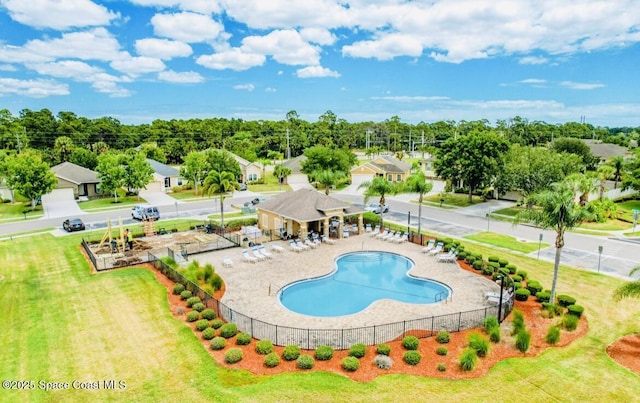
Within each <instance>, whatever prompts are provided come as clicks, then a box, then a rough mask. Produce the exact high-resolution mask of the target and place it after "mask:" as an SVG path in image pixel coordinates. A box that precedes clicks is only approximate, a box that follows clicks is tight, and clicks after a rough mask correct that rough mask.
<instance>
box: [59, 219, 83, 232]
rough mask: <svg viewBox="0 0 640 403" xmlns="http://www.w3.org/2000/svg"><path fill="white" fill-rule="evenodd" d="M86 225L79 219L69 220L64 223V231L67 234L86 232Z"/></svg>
mask: <svg viewBox="0 0 640 403" xmlns="http://www.w3.org/2000/svg"><path fill="white" fill-rule="evenodd" d="M84 228H85V227H84V223H83V222H82V220H81V219H79V218H68V219H66V220H64V222H63V223H62V229H64V230H65V231H67V232H73V231H84Z"/></svg>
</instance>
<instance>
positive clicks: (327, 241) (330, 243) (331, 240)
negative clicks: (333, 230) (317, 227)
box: [320, 235, 336, 245]
mask: <svg viewBox="0 0 640 403" xmlns="http://www.w3.org/2000/svg"><path fill="white" fill-rule="evenodd" d="M320 239H322V242H324V243H328V244H329V245H335V244H336V241H334V240H333V239H331V238H329V237H326V236H324V235H322V237H321V238H320Z"/></svg>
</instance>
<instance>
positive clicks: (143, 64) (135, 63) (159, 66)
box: [110, 52, 165, 76]
mask: <svg viewBox="0 0 640 403" xmlns="http://www.w3.org/2000/svg"><path fill="white" fill-rule="evenodd" d="M121 55H122V56H121V57H120V58H118V59H117V60H114V61H112V62H111V64H110V66H111V67H112V68H113V69H115V70H118V71H120V72H123V73H126V74H129V75H133V76H135V75H138V74H145V73H156V72H159V71H162V70H164V69H165V64H164V63H163V62H162V60H160V59H156V58H153V57H145V56H136V57H134V56H131V55H129V54H128V53H126V52H123V53H121Z"/></svg>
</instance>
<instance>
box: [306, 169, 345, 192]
mask: <svg viewBox="0 0 640 403" xmlns="http://www.w3.org/2000/svg"><path fill="white" fill-rule="evenodd" d="M312 176H313V177H314V178H315V180H316V182H318V183H319V184H321V185H323V186H324V194H326V195H327V196H328V195H329V191H330V189H331V186H335V185H337V184H338V182H339V181H340V180H341V179H342V178H344V176H345V175H344V173H343V172H340V171H331V170H329V169H325V170H323V171H316V172H314V173H313V175H312Z"/></svg>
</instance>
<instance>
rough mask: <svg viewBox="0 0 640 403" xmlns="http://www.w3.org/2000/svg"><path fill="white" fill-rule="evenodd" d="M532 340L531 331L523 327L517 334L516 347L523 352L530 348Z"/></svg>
mask: <svg viewBox="0 0 640 403" xmlns="http://www.w3.org/2000/svg"><path fill="white" fill-rule="evenodd" d="M530 342H531V333H529V332H527V331H526V330H524V329H522V331H520V332H518V335H517V336H516V348H517V349H518V350H520V351H521V352H523V353H526V352H527V350H529V343H530Z"/></svg>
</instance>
